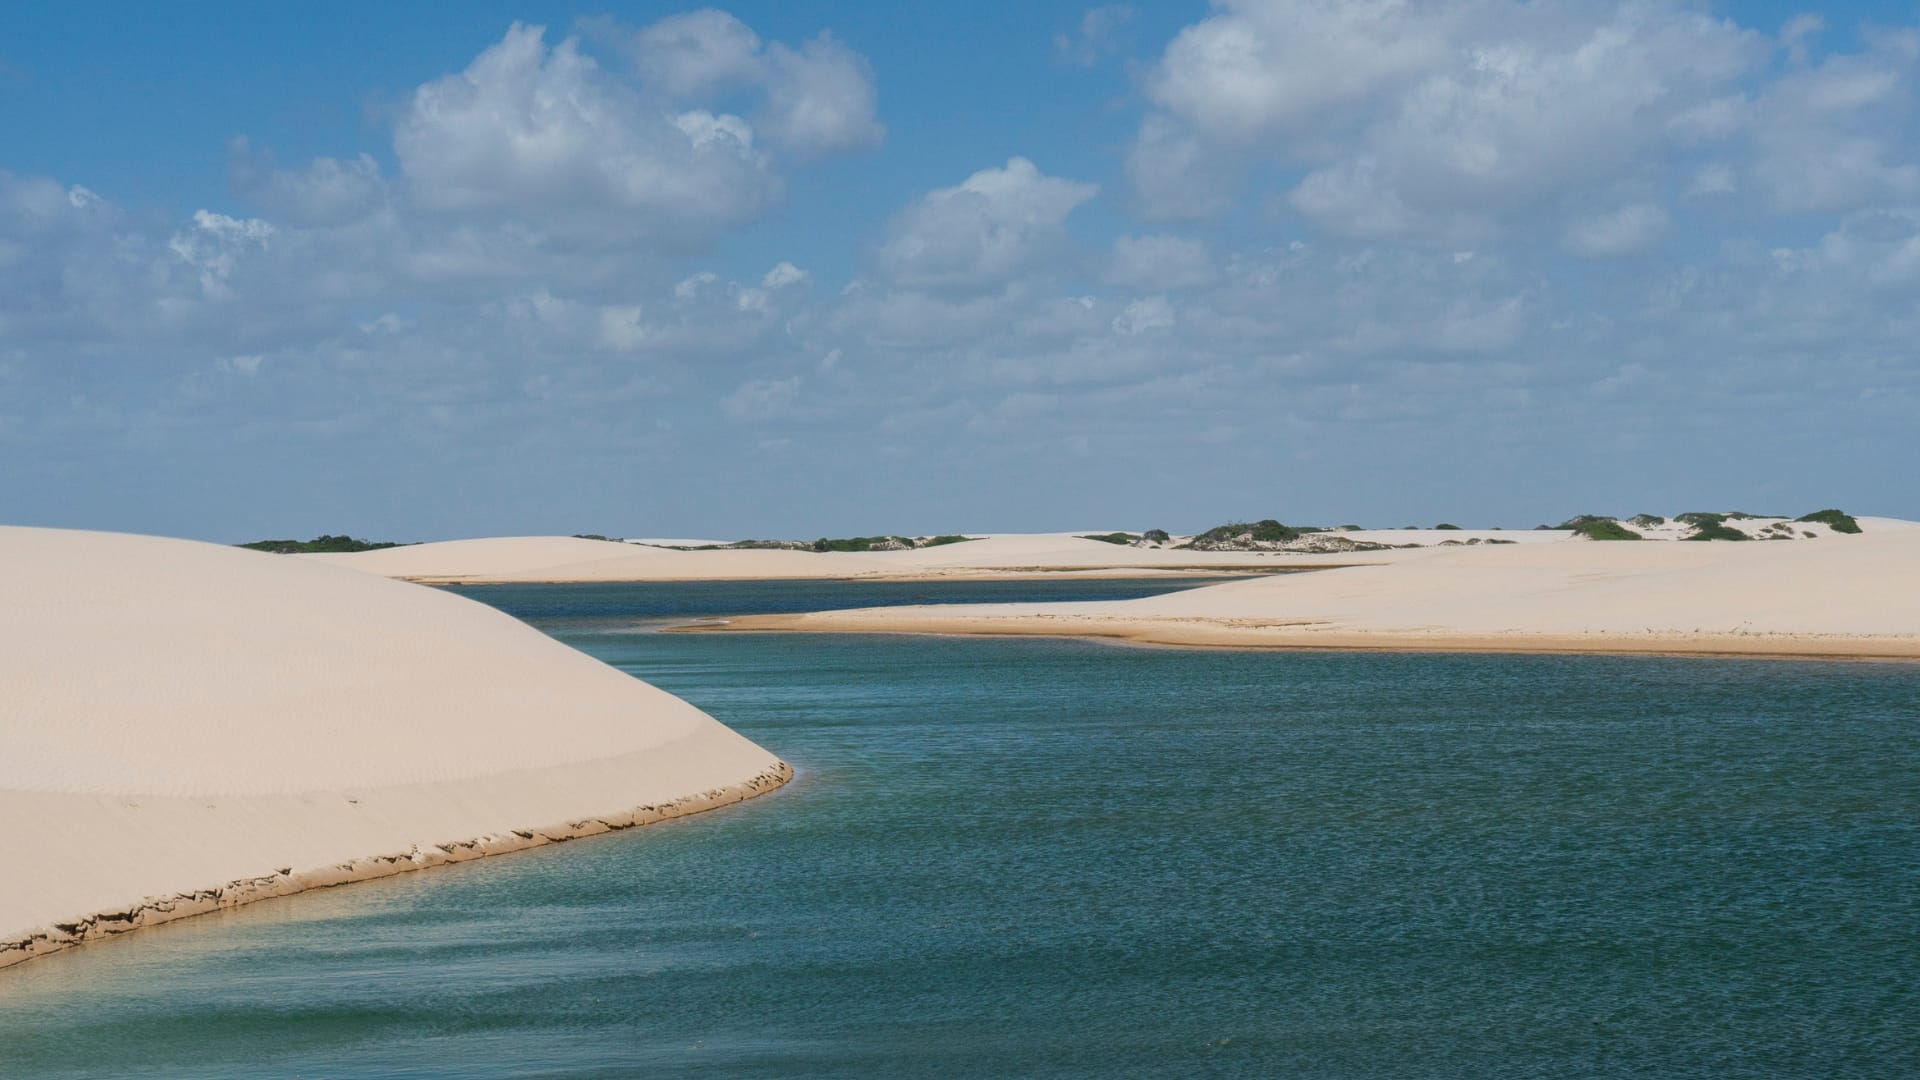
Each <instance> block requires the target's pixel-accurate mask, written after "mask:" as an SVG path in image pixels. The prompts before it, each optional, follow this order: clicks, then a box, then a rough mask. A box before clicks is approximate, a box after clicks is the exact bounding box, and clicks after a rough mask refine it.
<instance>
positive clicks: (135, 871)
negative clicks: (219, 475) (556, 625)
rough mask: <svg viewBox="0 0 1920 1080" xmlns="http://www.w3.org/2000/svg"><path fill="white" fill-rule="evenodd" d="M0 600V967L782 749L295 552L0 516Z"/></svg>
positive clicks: (631, 797) (386, 867)
mask: <svg viewBox="0 0 1920 1080" xmlns="http://www.w3.org/2000/svg"><path fill="white" fill-rule="evenodd" d="M576 543H579V544H592V543H593V542H591V541H578V542H576ZM0 612H4V616H5V618H4V622H3V623H0V685H3V686H5V687H6V694H5V696H4V698H0V745H4V747H5V751H4V753H0V966H5V965H7V964H9V963H12V962H16V961H19V960H23V959H26V958H28V957H30V956H34V955H38V954H41V953H44V952H49V951H52V950H55V949H59V948H63V947H66V946H68V945H71V944H75V943H77V942H80V941H84V940H87V939H90V938H94V937H99V936H103V935H109V934H113V933H118V932H120V931H123V930H128V929H132V928H134V927H137V926H144V925H150V924H153V923H157V922H164V921H167V920H169V919H172V918H178V917H181V916H183V915H189V914H194V913H197V912H200V911H206V910H212V909H215V908H219V907H225V906H231V905H233V904H237V903H245V902H247V901H249V900H254V899H262V898H266V897H270V896H279V895H286V894H288V893H293V892H298V891H300V890H301V889H304V888H310V887H314V886H318V885H330V884H336V883H339V882H343V881H351V880H357V879H361V878H368V877H377V876H382V875H384V874H389V873H396V872H399V871H402V870H409V869H414V868H417V867H421V866H429V865H435V864H437V863H442V862H447V861H457V860H460V859H466V858H474V857H478V856H480V855H485V854H493V853H496V852H501V851H511V850H515V849H518V848H524V847H529V846H532V845H535V844H540V843H545V842H548V841H550V840H557V839H566V838H570V837H574V836H582V835H588V834H592V833H597V832H604V831H607V830H608V829H611V828H624V827H627V826H629V825H635V824H642V823H645V822H648V821H653V820H658V819H661V818H665V817H671V816H675V815H678V814H683V813H690V812H693V811H696V810H700V809H706V808H709V807H712V806H717V805H722V804H724V803H729V802H734V801H738V800H740V799H743V798H747V797H750V796H752V795H754V794H758V793H760V792H763V791H767V790H771V789H772V788H774V787H777V786H779V784H781V783H782V782H784V780H785V779H786V777H787V776H788V775H790V771H789V770H788V768H787V766H786V765H785V764H784V763H782V762H781V761H779V759H777V758H776V757H774V756H773V755H772V754H770V753H768V752H767V751H765V750H763V749H761V748H760V747H758V746H755V745H754V744H753V743H751V742H749V741H748V740H746V739H744V738H742V737H741V736H739V735H737V734H735V733H734V732H732V731H730V730H729V729H727V728H726V727H724V726H722V725H721V724H720V723H718V722H717V721H715V720H714V719H713V718H711V717H709V716H707V715H706V714H705V713H702V712H701V711H700V710H698V709H696V708H694V707H693V706H691V705H688V704H687V703H685V702H683V701H681V700H679V699H678V698H675V697H673V696H671V695H669V694H666V693H664V692H662V691H660V690H657V689H655V688H653V687H651V686H648V685H647V684H645V683H643V682H640V681H639V680H637V679H634V678H631V677H629V676H627V675H625V674H622V673H621V672H619V671H616V670H614V669H613V668H610V667H608V666H606V665H604V664H602V663H600V662H599V661H597V660H594V659H592V658H591V657H588V656H586V655H584V654H582V653H579V652H576V651H574V650H572V649H569V648H567V647H566V646H564V645H561V644H559V643H558V642H555V641H553V640H552V639H550V638H548V637H546V636H545V635H543V634H540V633H539V632H537V631H535V630H533V629H531V628H529V627H527V626H525V625H524V624H522V623H520V622H518V621H516V620H514V619H512V618H509V617H508V616H506V615H504V614H501V613H499V612H497V611H494V610H493V609H491V608H488V607H485V606H483V605H480V604H477V603H473V602H470V601H467V600H464V599H461V598H459V597H456V596H451V595H447V594H444V593H441V592H437V591H434V590H430V589H423V588H417V587H414V586H410V585H405V584H401V583H397V582H393V581H387V580H384V579H382V578H380V577H377V576H373V575H369V574H362V573H354V572H350V571H346V570H342V569H340V568H338V567H333V566H326V565H322V564H320V563H318V562H314V561H309V560H303V559H294V558H287V557H284V556H274V555H263V554H258V553H255V552H248V551H241V550H236V549H233V548H226V547H219V546H215V545H212V544H201V543H192V542H187V541H178V540H163V539H157V538H152V537H139V536H126V535H118V534H109V533H91V532H70V531H64V530H51V529H23V528H0Z"/></svg>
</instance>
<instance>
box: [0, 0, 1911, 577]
mask: <svg viewBox="0 0 1920 1080" xmlns="http://www.w3.org/2000/svg"><path fill="white" fill-rule="evenodd" d="M0 26H3V27H4V33H0V100H4V102H5V106H6V107H5V109H4V111H0V507H3V508H4V510H0V520H4V521H7V522H10V523H18V524H40V525H61V526H76V527H92V528H113V529H124V530H131V531H142V532H157V533H168V534H175V535H184V536H197V537H204V538H208V539H217V540H240V539H249V538H253V537H258V536H267V535H272V536H306V535H312V534H314V533H317V532H321V531H330V532H331V531H351V532H353V533H356V534H360V535H370V536H378V537H383V538H395V539H434V538H441V537H451V536H462V535H483V534H504V533H522V532H574V531H596V532H606V533H618V534H624V535H721V536H745V535H755V536H810V535H819V534H822V533H835V534H845V533H870V532H879V531H896V532H939V531H953V530H960V529H973V530H984V529H1003V530H1015V529H1034V530H1039V529H1060V528H1095V527H1098V528H1120V527H1124V528H1136V529H1138V528H1151V527H1164V528H1169V529H1173V530H1180V529H1190V528H1202V527H1206V526H1208V525H1212V524H1216V523H1218V522H1220V521H1223V520H1227V519H1230V518H1240V517H1269V516H1271V517H1279V518H1281V519H1283V520H1287V521H1294V522H1321V523H1334V522H1349V521H1357V522H1361V523H1365V524H1372V525H1401V524H1408V523H1429V524H1430V523H1432V522H1433V521H1438V520H1442V519H1444V520H1450V521H1455V522H1459V523H1461V524H1485V525H1504V526H1507V527H1524V526H1529V525H1533V524H1537V523H1539V522H1541V521H1547V520H1559V519H1560V518H1563V517H1566V516H1569V515H1571V514H1574V513H1578V512H1616V513H1622V514H1629V513H1634V512H1638V511H1643V510H1644V511H1652V512H1657V513H1672V512H1675V511H1679V510H1686V509H1708V508H1711V509H1730V508H1739V509H1747V510H1752V511H1756V512H1791V513H1800V512H1804V511H1807V510H1812V509H1816V508H1818V507H1822V506H1827V505H1840V506H1843V507H1845V508H1847V509H1849V510H1853V511H1855V512H1860V513H1880V514H1891V515H1900V516H1909V517H1920V481H1916V480H1915V478H1914V470H1913V467H1912V461H1913V459H1914V458H1915V457H1916V450H1920V437H1916V435H1915V432H1916V431H1920V360H1916V358H1915V346H1914V342H1915V341H1916V331H1917V330H1920V314H1916V313H1917V312H1920V302H1917V301H1920V125H1916V114H1915V104H1916V102H1915V77H1916V69H1920V10H1917V9H1916V5H1913V4H1879V5H1829V6H1824V7H1803V6H1792V5H1779V4H1771V3H1764V4H1763V3H1753V4H1740V5H1729V4H1721V5H1707V4H1689V3H1680V2H1663V0H1645V2H1633V3H1587V2H1580V0H1573V2H1567V3H1557V4H1551V5H1546V4H1521V3H1515V2H1512V0H1433V2H1427V3H1418V4H1412V3H1406V4H1403V3H1394V2H1390V0H1357V2H1353V3H1345V4H1332V3H1323V2H1309V0H1266V2H1255V0H1244V2H1239V0H1236V2H1227V3H1218V4H1213V5H1204V4H1155V5H1145V4H1140V5H1134V6H1131V7H1129V6H1125V5H1109V6H1100V7H1093V8H1089V7H1087V6H1085V5H1082V4H1019V5H1014V4H1006V5H987V4H982V5H951V4H948V5H936V4H904V5H899V4H895V5H841V6H831V5H784V4H741V5H734V6H729V7H727V8H725V9H711V8H710V9H698V10H690V9H685V8H679V7H670V6H636V5H628V6H624V7H619V8H608V7H606V6H604V5H574V4H533V3H525V4H502V3H476V4H466V5H460V6H458V7H452V6H429V5H400V6H398V8H397V9H396V8H393V7H390V6H374V5H351V4H347V5H331V6H328V7H325V8H319V7H310V6H309V7H290V8H274V9H267V10H261V9H257V8H248V7H243V6H239V5H213V4H202V5H186V6H176V7H166V8H159V7H153V6H148V5H124V6H97V5H96V6H85V5H63V6H57V7H56V6H48V7H47V8H46V9H45V10H39V11H28V10H20V11H10V12H8V13H7V14H6V15H5V16H4V17H0Z"/></svg>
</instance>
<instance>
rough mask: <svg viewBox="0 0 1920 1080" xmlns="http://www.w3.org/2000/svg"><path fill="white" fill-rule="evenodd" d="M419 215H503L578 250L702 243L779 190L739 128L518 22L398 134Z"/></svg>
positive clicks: (429, 90)
mask: <svg viewBox="0 0 1920 1080" xmlns="http://www.w3.org/2000/svg"><path fill="white" fill-rule="evenodd" d="M393 144H394V152H395V154H396V155H397V156H398V158H399V160H400V167H401V170H402V171H403V172H404V174H405V175H406V178H407V180H408V182H409V190H410V193H411V195H412V197H413V199H414V200H415V202H417V203H418V204H420V205H421V206H423V207H425V208H427V209H430V210H435V211H442V212H448V213H474V212H480V211H507V210H512V211H515V212H518V213H523V214H527V215H528V216H531V217H534V218H536V219H537V220H541V221H543V222H549V223H553V224H554V225H555V226H556V227H558V228H562V229H565V230H566V231H568V232H570V233H572V234H574V235H575V236H576V238H577V239H579V240H581V241H583V242H584V241H590V240H593V239H596V238H605V237H606V236H607V235H608V233H609V232H612V233H613V235H620V234H623V233H624V234H627V235H631V234H633V233H640V234H662V235H671V234H674V233H677V232H681V231H684V230H694V231H696V232H704V231H706V230H710V229H712V228H713V227H716V226H720V225H726V224H731V223H735V222H739V221H743V220H745V219H747V218H749V217H751V216H752V215H753V214H755V213H756V212H758V211H759V210H760V209H761V208H762V207H763V206H765V205H766V204H767V203H769V202H770V201H772V200H773V199H774V198H776V197H777V196H778V194H779V192H780V183H779V180H778V178H777V177H776V176H775V175H774V173H773V172H772V170H771V169H770V168H769V166H768V163H767V160H766V158H765V156H764V155H763V154H761V153H760V151H759V150H758V149H756V148H755V146H754V138H753V130H752V128H751V127H750V126H749V125H748V124H747V122H746V121H745V120H742V119H741V118H739V117H737V116H732V115H729V114H726V113H715V112H710V111H707V110H705V109H685V110H682V111H677V112H676V111H668V110H664V109H661V108H659V107H657V106H654V105H650V104H648V103H647V102H645V101H644V100H642V98H641V97H640V96H639V95H638V94H637V93H636V92H635V91H634V90H633V89H632V88H631V87H629V86H628V85H626V84H624V83H623V82H621V81H620V80H618V79H616V78H613V77H611V76H610V75H608V74H607V73H606V72H605V71H604V70H603V69H602V68H601V67H600V65H599V64H597V63H595V62H594V61H593V59H592V58H590V57H588V56H586V55H584V54H582V53H581V51H580V49H579V47H578V43H577V42H576V41H575V40H574V39H571V38H569V39H567V40H565V41H562V42H560V43H559V44H558V45H555V46H552V47H549V46H548V45H547V43H546V40H545V31H544V30H543V29H542V28H541V27H538V26H523V25H520V24H518V23H516V24H514V26H513V27H512V28H511V29H510V30H508V31H507V35H506V37H505V38H504V39H503V40H502V41H501V42H500V43H499V44H497V45H494V46H493V47H491V48H489V49H487V50H486V51H485V52H483V53H481V54H480V55H479V56H478V57H476V58H475V59H474V61H473V63H472V64H470V65H468V67H467V69H466V70H465V71H463V72H460V73H459V74H456V75H449V76H446V77H445V78H441V79H436V80H434V81H433V82H430V83H427V84H426V85H424V86H422V87H420V88H419V89H418V90H416V91H415V92H414V94H413V97H412V100H411V101H410V102H409V103H408V105H407V107H406V109H405V110H404V111H403V112H402V114H401V116H400V118H399V119H398V121H397V122H396V123H395V125H394V136H393Z"/></svg>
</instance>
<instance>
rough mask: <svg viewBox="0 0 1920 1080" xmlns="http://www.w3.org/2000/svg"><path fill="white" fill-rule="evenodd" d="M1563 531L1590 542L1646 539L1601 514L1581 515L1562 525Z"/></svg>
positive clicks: (1569, 519)
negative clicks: (1577, 534) (1567, 530)
mask: <svg viewBox="0 0 1920 1080" xmlns="http://www.w3.org/2000/svg"><path fill="white" fill-rule="evenodd" d="M1560 527H1561V528H1563V529H1569V530H1572V531H1573V532H1576V533H1579V534H1580V535H1581V536H1584V537H1586V538H1587V539H1589V540H1644V539H1646V537H1644V536H1641V535H1640V534H1639V533H1637V532H1634V531H1633V530H1632V529H1629V528H1627V527H1626V526H1625V525H1622V524H1620V522H1619V521H1617V520H1615V519H1614V518H1610V517H1604V516H1602V515H1599V514H1581V515H1580V516H1579V517H1573V518H1568V519H1567V520H1566V521H1563V522H1561V523H1560Z"/></svg>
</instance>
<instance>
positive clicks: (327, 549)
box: [235, 535, 402, 555]
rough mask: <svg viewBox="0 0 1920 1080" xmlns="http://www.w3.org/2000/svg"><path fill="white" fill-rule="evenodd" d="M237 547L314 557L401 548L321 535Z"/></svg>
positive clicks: (378, 542) (276, 553)
mask: <svg viewBox="0 0 1920 1080" xmlns="http://www.w3.org/2000/svg"><path fill="white" fill-rule="evenodd" d="M235 546H237V547H243V548H247V549H249V550H252V551H270V552H272V553H273V554H275V555H312V554H316V553H327V554H342V553H351V552H355V551H378V550H380V549H381V548H390V547H401V546H402V545H400V544H397V543H394V542H393V541H391V540H382V541H377V542H376V541H372V540H356V539H354V538H353V537H351V536H332V535H321V536H316V537H314V538H313V539H311V540H255V541H253V542H252V543H250V544H238V545H235Z"/></svg>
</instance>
